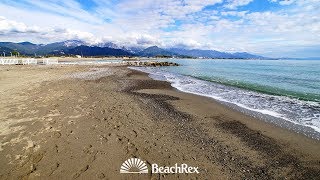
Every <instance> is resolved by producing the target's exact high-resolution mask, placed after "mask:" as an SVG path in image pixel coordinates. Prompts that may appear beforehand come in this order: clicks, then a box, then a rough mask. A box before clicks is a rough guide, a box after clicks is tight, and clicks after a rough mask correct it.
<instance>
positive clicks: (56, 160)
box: [0, 66, 320, 179]
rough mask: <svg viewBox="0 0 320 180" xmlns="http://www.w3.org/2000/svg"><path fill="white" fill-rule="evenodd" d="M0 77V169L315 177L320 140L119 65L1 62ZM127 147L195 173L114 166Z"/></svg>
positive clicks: (129, 152) (52, 173)
mask: <svg viewBox="0 0 320 180" xmlns="http://www.w3.org/2000/svg"><path fill="white" fill-rule="evenodd" d="M0 82H1V86H0V92H1V97H0V102H1V104H0V162H1V163H0V179H246V178H247V179H285V178H288V179H319V177H320V153H319V152H320V143H319V141H315V140H312V139H309V138H306V137H304V136H302V135H299V134H296V133H293V132H291V131H288V130H285V129H281V128H278V127H275V126H273V125H271V124H267V123H265V122H262V121H260V120H257V119H254V118H252V117H249V116H246V115H244V114H242V113H239V112H236V111H234V110H231V109H229V108H227V107H225V106H223V105H221V104H219V103H216V102H215V101H214V100H212V99H209V98H205V97H200V96H196V95H192V94H186V93H182V92H178V91H176V90H175V89H173V88H172V87H171V86H170V84H168V83H167V82H162V81H154V80H151V79H150V78H148V76H147V75H146V74H144V73H140V72H136V71H132V70H129V69H127V68H126V67H108V66H96V67H90V66H0ZM132 157H138V158H141V159H142V160H144V161H146V162H147V164H148V166H150V164H152V163H157V164H159V165H161V166H173V165H174V164H175V163H186V164H188V165H191V166H198V167H199V170H200V174H151V173H149V174H133V175H128V174H120V173H119V169H120V166H121V164H122V163H123V162H124V161H125V160H126V159H128V158H132ZM149 172H150V170H149Z"/></svg>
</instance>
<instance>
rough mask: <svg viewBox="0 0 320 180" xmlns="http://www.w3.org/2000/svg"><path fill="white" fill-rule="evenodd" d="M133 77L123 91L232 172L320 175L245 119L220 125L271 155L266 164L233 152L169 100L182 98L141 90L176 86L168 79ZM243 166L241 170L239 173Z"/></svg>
mask: <svg viewBox="0 0 320 180" xmlns="http://www.w3.org/2000/svg"><path fill="white" fill-rule="evenodd" d="M143 74H145V73H142V72H139V71H134V70H131V72H130V73H129V74H128V75H127V77H131V76H134V75H143ZM120 81H121V80H120ZM122 81H123V80H122ZM126 81H127V79H126ZM129 81H130V82H125V83H123V84H125V85H126V87H124V89H123V90H122V91H123V92H126V93H128V94H130V95H132V96H134V97H136V98H137V99H139V100H140V101H141V102H142V103H141V105H142V106H144V108H148V109H149V110H150V111H151V112H152V115H153V117H154V119H155V120H168V119H170V121H169V123H172V124H174V127H175V130H176V133H177V134H178V137H179V139H180V140H185V141H188V142H191V143H193V144H194V145H196V146H197V147H199V149H200V151H201V152H202V153H203V154H204V155H205V156H206V157H207V159H208V160H210V161H212V162H213V163H217V162H218V163H219V164H220V165H221V167H223V169H224V170H226V171H229V172H230V173H231V174H237V175H238V176H239V177H241V178H250V179H252V178H255V179H274V178H278V177H277V176H275V175H277V172H281V169H286V168H290V169H291V171H290V172H289V173H288V174H286V175H287V178H295V179H296V178H298V179H317V178H319V177H320V172H319V170H318V169H313V168H311V167H305V166H303V165H302V162H301V161H300V160H299V159H297V158H296V157H295V156H293V155H290V154H288V153H286V152H285V151H284V150H283V146H281V145H279V144H278V143H277V142H275V140H273V139H271V138H269V137H267V136H265V135H263V134H261V133H259V132H258V131H255V130H252V129H250V128H248V127H247V126H246V125H244V124H242V123H241V122H238V121H225V120H220V121H219V122H218V123H217V126H216V128H219V129H221V130H222V131H224V132H227V133H231V134H233V135H236V136H237V137H239V138H240V139H241V140H242V141H243V142H244V143H245V144H247V145H248V146H249V147H250V148H251V149H253V150H256V151H258V152H259V154H261V155H262V156H263V157H265V158H266V159H267V161H266V162H267V163H265V165H263V166H253V165H252V163H251V162H250V160H248V159H247V158H245V157H241V156H238V155H233V154H232V152H231V151H230V150H229V148H228V147H227V146H226V145H224V144H223V143H222V142H219V141H218V140H216V139H213V138H209V136H208V135H207V134H206V133H205V130H204V129H203V128H201V126H199V125H198V124H197V123H196V121H195V120H194V118H193V117H192V116H191V115H189V114H186V113H184V112H181V111H178V110H177V109H175V108H174V107H173V106H172V105H171V104H170V103H168V102H167V101H168V100H171V101H172V100H179V98H177V97H173V96H168V95H159V94H147V93H139V92H137V91H138V90H142V89H172V87H171V85H170V84H169V83H168V82H163V81H155V80H151V79H150V80H136V79H131V80H129ZM212 120H213V121H217V118H213V119H212ZM204 147H206V148H204ZM208 147H212V148H208ZM240 170H241V173H240V174H239V171H240ZM279 170H280V171H279Z"/></svg>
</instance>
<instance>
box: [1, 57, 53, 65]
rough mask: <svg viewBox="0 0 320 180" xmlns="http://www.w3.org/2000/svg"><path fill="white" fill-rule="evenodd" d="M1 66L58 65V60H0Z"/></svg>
mask: <svg viewBox="0 0 320 180" xmlns="http://www.w3.org/2000/svg"><path fill="white" fill-rule="evenodd" d="M0 64H1V65H36V64H44V65H50V64H58V59H55V58H43V59H35V58H0Z"/></svg>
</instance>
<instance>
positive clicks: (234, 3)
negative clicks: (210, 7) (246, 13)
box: [225, 0, 254, 9]
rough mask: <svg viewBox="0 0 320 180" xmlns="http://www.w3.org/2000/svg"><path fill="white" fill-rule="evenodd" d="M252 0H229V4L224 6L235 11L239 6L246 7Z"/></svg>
mask: <svg viewBox="0 0 320 180" xmlns="http://www.w3.org/2000/svg"><path fill="white" fill-rule="evenodd" d="M252 1H254V0H229V3H228V4H226V5H225V7H226V8H228V9H237V7H239V6H246V5H248V4H249V3H251V2H252Z"/></svg>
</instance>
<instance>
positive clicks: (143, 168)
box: [120, 158, 148, 174]
mask: <svg viewBox="0 0 320 180" xmlns="http://www.w3.org/2000/svg"><path fill="white" fill-rule="evenodd" d="M120 173H140V174H141V173H148V167H147V165H146V163H145V162H143V161H142V160H141V159H138V158H130V159H128V160H126V161H125V162H124V163H123V164H122V165H121V167H120Z"/></svg>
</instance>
